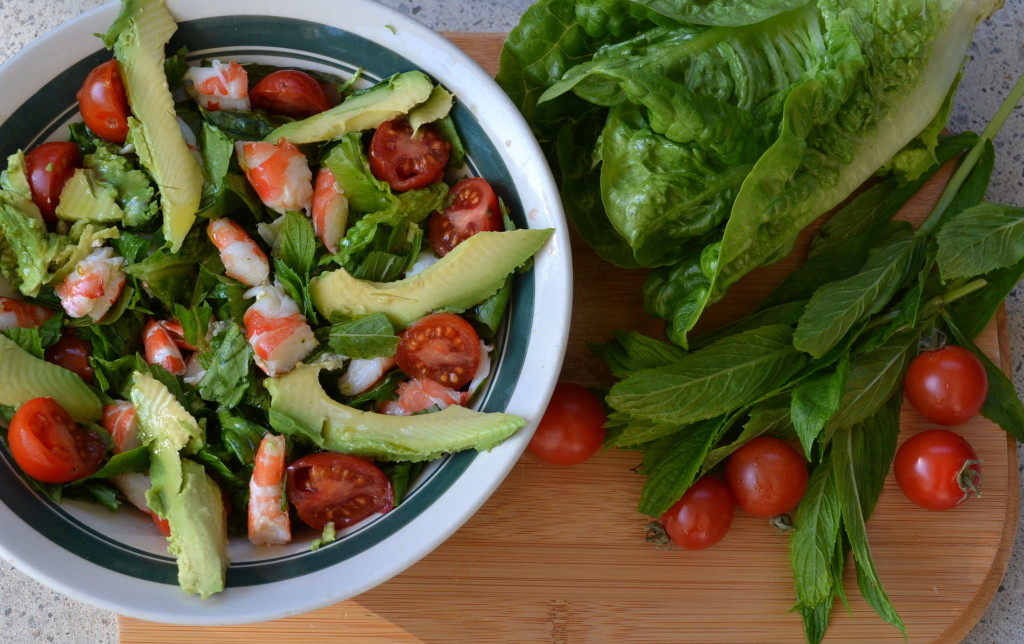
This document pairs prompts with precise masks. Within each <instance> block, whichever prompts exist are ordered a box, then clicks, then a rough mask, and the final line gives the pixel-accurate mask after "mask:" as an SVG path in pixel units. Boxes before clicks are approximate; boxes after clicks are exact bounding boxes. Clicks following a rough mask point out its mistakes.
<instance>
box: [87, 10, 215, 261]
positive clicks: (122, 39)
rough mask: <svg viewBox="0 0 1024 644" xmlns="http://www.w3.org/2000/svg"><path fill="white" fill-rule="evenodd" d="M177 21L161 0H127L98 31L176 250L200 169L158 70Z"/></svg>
mask: <svg viewBox="0 0 1024 644" xmlns="http://www.w3.org/2000/svg"><path fill="white" fill-rule="evenodd" d="M177 28H178V25H177V24H176V23H175V22H174V17H173V16H172V15H171V12H170V11H168V9H167V5H166V4H165V3H164V1H163V0H127V1H126V2H125V3H124V6H123V7H122V9H121V14H120V15H119V16H118V18H117V20H116V21H115V22H114V24H113V25H112V26H111V28H110V31H109V32H108V33H107V34H106V36H104V42H106V43H107V45H108V46H113V48H114V56H115V57H116V58H117V62H118V63H119V64H120V69H121V79H122V80H123V81H124V88H125V91H126V92H127V94H128V104H129V105H130V106H131V109H132V114H134V115H135V116H134V118H129V120H128V124H129V128H130V134H129V142H130V143H133V144H134V145H135V149H136V152H137V153H138V155H139V160H140V161H141V162H142V165H143V167H145V169H146V171H147V172H148V173H149V174H150V175H151V176H152V177H153V180H154V181H155V182H156V184H157V186H158V187H159V189H160V206H161V210H162V211H163V234H164V238H165V239H167V241H168V243H169V244H170V246H171V252H177V251H178V249H179V248H181V243H182V241H184V239H185V235H187V234H188V231H189V229H191V228H192V224H193V223H194V222H195V219H196V212H198V210H199V201H200V197H201V196H202V191H203V170H202V168H201V167H200V166H199V162H198V161H196V159H195V157H193V156H192V153H191V152H190V151H189V148H188V144H187V143H186V142H185V138H184V136H183V135H182V133H181V128H180V127H179V125H178V121H177V118H176V117H175V111H174V98H173V97H172V96H171V90H170V88H169V87H168V86H167V76H166V74H165V73H164V46H165V45H166V44H167V41H168V40H170V38H171V35H172V34H173V33H174V32H175V30H177Z"/></svg>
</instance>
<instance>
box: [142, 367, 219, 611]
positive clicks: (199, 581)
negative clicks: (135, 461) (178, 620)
mask: <svg viewBox="0 0 1024 644" xmlns="http://www.w3.org/2000/svg"><path fill="white" fill-rule="evenodd" d="M130 397H131V400H132V404H133V405H134V406H135V413H136V418H137V419H138V423H139V438H140V439H141V440H142V444H143V445H145V446H146V447H147V448H148V449H149V454H150V471H149V475H150V479H151V480H152V482H153V485H152V487H151V488H150V489H149V491H148V492H146V502H147V503H148V505H149V507H150V508H152V510H153V511H154V512H156V513H157V515H158V516H160V517H162V518H164V519H167V522H168V523H169V524H170V526H171V536H170V537H169V541H170V543H169V545H168V551H169V552H170V553H171V554H173V555H174V556H175V559H176V560H177V564H178V585H180V586H181V589H182V590H183V591H185V592H186V593H190V594H196V595H199V596H200V597H202V598H203V599H206V598H207V597H209V596H210V595H212V594H214V593H218V592H220V591H222V590H224V582H225V574H226V571H227V567H228V536H227V534H228V533H227V519H226V514H225V510H224V498H223V496H222V495H221V491H220V487H219V486H218V485H217V483H215V482H214V481H213V479H211V478H210V477H209V475H207V474H206V471H205V470H204V469H203V466H202V465H200V464H199V463H196V462H194V461H192V460H189V459H188V458H185V457H183V456H182V454H183V453H188V452H194V451H196V450H197V449H199V448H200V447H201V446H202V444H203V442H204V433H203V429H202V427H200V426H199V423H198V422H197V421H196V419H195V418H193V417H192V415H191V414H189V413H188V411H186V410H185V408H184V407H182V406H181V403H179V402H178V400H177V399H176V398H175V397H174V395H173V394H172V393H171V392H170V391H169V390H168V389H167V387H166V386H164V384H163V383H161V382H160V381H159V380H157V379H155V378H153V377H152V376H150V375H149V374H145V373H141V372H135V375H134V381H133V383H132V390H131V394H130Z"/></svg>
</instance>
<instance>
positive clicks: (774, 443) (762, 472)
mask: <svg viewBox="0 0 1024 644" xmlns="http://www.w3.org/2000/svg"><path fill="white" fill-rule="evenodd" d="M807 478H808V477H807V462H806V461H805V460H804V457H803V455H801V454H800V452H798V451H796V449H795V448H794V447H793V446H792V445H790V444H789V443H787V442H786V441H784V440H781V439H778V438H775V437H774V436H758V437H757V438H754V439H751V440H749V441H747V442H746V443H744V444H743V446H742V447H740V448H739V449H737V450H736V451H735V452H733V453H732V456H730V457H729V461H728V463H726V465H725V480H726V482H727V483H728V485H729V491H730V492H732V496H733V498H734V499H735V500H736V505H738V506H740V509H742V510H743V511H745V512H746V513H747V514H750V515H753V516H755V517H762V518H767V517H773V516H775V515H777V514H782V513H783V512H789V511H790V510H792V509H793V508H795V507H796V506H797V504H798V503H800V499H802V498H803V496H804V492H805V491H807Z"/></svg>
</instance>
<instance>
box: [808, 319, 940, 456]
mask: <svg viewBox="0 0 1024 644" xmlns="http://www.w3.org/2000/svg"><path fill="white" fill-rule="evenodd" d="M920 337H921V336H920V331H919V330H911V331H905V332H902V333H899V334H897V335H894V336H893V337H892V338H891V339H890V340H889V341H888V342H886V343H885V344H883V345H882V346H881V347H879V348H877V349H875V350H873V351H869V352H868V353H865V354H863V355H860V356H857V357H856V358H854V359H853V360H852V361H851V362H850V374H849V376H847V378H846V389H845V391H844V392H843V400H842V402H841V403H840V406H839V410H838V411H837V412H836V413H835V415H834V416H832V418H831V419H830V420H829V422H828V424H826V426H825V432H824V433H823V437H824V439H825V441H826V442H827V441H828V440H830V438H831V436H832V434H833V433H834V432H835V431H837V430H838V429H839V428H841V427H849V426H850V425H854V424H856V423H859V422H861V421H863V420H865V419H867V418H868V417H870V416H872V415H874V414H875V412H877V411H878V409H879V408H880V407H881V406H882V405H884V404H885V403H886V401H888V400H889V398H890V397H892V395H893V394H895V393H896V392H897V391H899V389H900V387H901V386H902V385H903V374H904V372H905V371H906V368H907V366H908V365H909V364H910V361H911V360H912V359H913V357H914V356H915V355H917V344H918V341H919V340H920Z"/></svg>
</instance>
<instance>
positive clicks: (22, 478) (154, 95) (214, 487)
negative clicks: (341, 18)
mask: <svg viewBox="0 0 1024 644" xmlns="http://www.w3.org/2000/svg"><path fill="white" fill-rule="evenodd" d="M257 4H259V3H257ZM350 4H351V5H352V7H350V9H352V10H353V11H351V12H347V15H349V16H354V15H357V14H358V15H360V16H361V18H360V19H357V20H347V21H346V23H347V24H345V25H344V26H343V27H339V26H335V25H334V24H333V22H335V21H336V20H337V19H336V18H335V17H334V16H333V15H332V14H331V12H330V11H329V9H331V8H333V7H335V6H336V5H335V3H326V2H325V3H312V4H311V6H310V7H309V8H307V10H306V11H308V13H309V15H308V16H304V17H303V19H299V18H283V17H274V16H268V15H256V14H257V13H258V12H255V11H253V12H252V13H242V12H239V13H237V14H235V13H232V10H233V7H230V6H229V7H223V6H221V7H218V9H217V10H216V11H214V10H212V9H210V8H208V7H205V6H203V3H200V2H172V3H170V5H169V6H168V5H166V4H164V2H163V0H126V1H125V2H124V3H123V4H121V5H118V6H108V7H104V8H101V9H100V10H98V11H97V12H93V13H91V14H88V15H86V16H84V17H83V18H82V19H80V20H79V21H77V23H78V24H76V23H72V24H70V25H68V26H67V27H65V28H64V30H66V31H67V30H70V31H69V33H71V34H73V35H74V34H79V35H80V34H83V33H97V32H99V33H100V38H99V39H94V42H93V43H91V44H87V43H85V42H84V41H83V42H81V43H79V41H78V40H77V39H76V40H74V42H75V43H76V47H77V49H78V51H76V52H74V53H78V54H81V53H83V52H84V53H85V55H83V56H81V58H79V59H77V60H74V61H73V62H72V63H71V64H70V66H67V67H65V69H63V70H62V71H59V72H56V73H55V74H53V75H52V76H50V77H49V80H45V82H43V84H42V86H40V87H35V88H33V87H29V86H27V85H26V84H25V83H23V84H22V86H19V89H20V90H21V91H20V93H19V95H18V96H17V97H15V98H12V99H8V100H9V101H11V102H13V101H20V104H17V105H12V106H11V107H13V109H12V110H10V111H9V113H11V114H12V116H11V118H9V119H8V120H7V121H5V122H4V123H3V124H2V125H0V152H2V153H3V154H4V156H5V157H6V159H7V164H6V167H5V169H4V170H3V174H2V176H0V273H2V275H3V277H4V292H3V293H2V294H0V413H2V418H3V424H4V425H5V426H6V429H5V431H4V432H3V435H4V437H5V441H4V443H5V449H4V450H2V452H0V466H2V467H0V476H2V477H3V478H4V479H5V480H4V486H3V487H4V491H3V492H2V493H0V514H2V515H3V517H4V518H5V519H6V520H9V521H10V522H11V524H12V525H13V526H14V528H13V530H12V531H10V532H6V533H5V536H4V537H3V538H2V539H0V549H2V550H6V551H8V552H9V553H10V554H11V556H12V558H13V559H14V560H15V562H16V563H17V564H19V565H21V566H22V567H23V568H25V569H26V570H28V571H29V572H30V573H33V574H35V575H36V576H37V577H39V578H40V579H42V580H43V581H46V582H49V583H50V584H51V585H53V586H55V587H57V588H58V589H60V590H64V591H65V592H68V593H69V594H72V595H74V596H76V597H79V598H81V599H84V600H86V601H91V602H92V603H94V604H98V605H100V606H103V607H106V608H110V609H112V610H115V611H118V612H121V613H124V614H129V615H134V616H138V617H143V618H147V619H155V620H158V621H170V622H185V623H232V622H246V621H257V620H262V619H269V618H273V617H277V616H284V615H287V614H293V613H296V612H303V611H305V610H309V609H311V608H314V607H317V606H321V605H325V604H327V603H331V602H333V601H337V600H339V599H342V598H345V597H348V596H351V595H353V594H356V593H358V592H361V591H362V590H365V589H366V588H369V587H371V586H373V585H375V584H377V583H380V582H381V581H383V580H384V579H387V578H388V577H390V576H391V575H393V574H395V573H397V572H399V571H400V570H401V569H402V568H404V567H405V566H407V565H410V564H411V563H413V562H414V561H415V560H416V559H418V558H419V557H421V556H422V555H424V554H426V552H428V551H429V550H430V549H431V548H432V547H433V546H434V545H437V543H439V542H440V541H441V540H443V539H444V538H445V537H446V536H447V535H449V534H450V533H451V532H453V531H454V530H455V529H457V527H458V526H459V525H460V524H461V523H462V522H463V521H464V520H465V519H466V518H468V516H469V515H470V514H471V513H472V512H473V511H474V510H475V509H476V508H477V507H478V506H479V505H480V504H481V503H482V502H483V501H484V500H485V499H486V497H487V495H489V493H490V492H491V491H493V489H494V488H495V487H496V486H497V485H498V483H500V481H501V479H502V477H503V476H504V475H505V473H507V471H508V470H509V468H510V467H511V465H512V464H513V463H514V462H515V459H516V458H517V457H518V454H519V453H520V452H521V451H522V448H523V446H524V445H525V441H526V440H528V438H529V436H528V435H529V433H530V432H531V431H532V427H533V425H534V424H535V423H536V421H537V420H538V419H539V416H540V412H541V411H542V410H543V407H544V405H545V403H546V401H547V397H548V396H549V395H550V392H551V388H552V387H553V384H554V379H555V377H556V375H557V372H558V366H559V364H560V360H561V355H562V352H563V351H564V342H565V336H566V334H567V330H568V306H569V299H570V298H569V286H568V284H569V277H570V269H569V265H568V247H567V240H566V239H565V235H564V234H562V233H563V231H564V222H563V220H562V216H561V213H560V210H559V207H558V198H557V195H556V194H555V192H554V189H553V188H552V187H551V181H550V176H549V175H548V173H547V169H546V167H545V166H544V165H543V162H542V158H543V157H542V156H541V155H540V153H539V152H538V151H537V150H536V143H535V142H534V141H533V140H532V138H530V136H529V134H528V130H527V129H526V127H525V125H523V124H522V123H521V120H517V119H518V115H517V114H516V113H515V110H514V107H512V106H511V104H509V103H508V102H507V101H506V100H505V99H504V97H503V96H502V95H501V94H500V90H497V89H496V88H495V87H493V83H490V80H489V79H486V76H485V75H484V76H485V77H484V79H483V80H481V79H480V78H479V76H480V75H481V74H482V71H481V70H479V68H476V67H475V66H473V65H472V63H469V62H468V61H467V60H466V59H464V58H462V57H461V54H459V53H458V52H457V51H452V50H454V47H453V46H452V45H450V44H447V43H446V42H445V41H443V39H441V38H440V37H439V36H437V35H436V34H433V33H431V32H429V31H428V30H426V29H424V28H422V27H419V26H418V25H416V24H415V23H413V22H411V21H409V20H408V19H405V18H403V17H402V16H400V15H398V14H395V13H394V12H391V11H390V10H387V9H385V8H382V7H379V6H377V5H373V4H372V3H369V2H352V3H350ZM246 6H247V7H248V8H249V9H250V10H252V9H253V7H252V3H246ZM261 6H262V5H261ZM268 6H269V5H268ZM356 9H363V10H365V11H363V12H362V13H359V12H358V11H355V10H356ZM307 17H308V18H309V19H308V20H307V19H305V18H307ZM104 21H105V23H106V28H105V29H96V28H95V27H94V25H96V24H98V23H101V22H104ZM368 34H369V35H372V36H373V37H372V38H370V37H368ZM375 39H376V40H384V41H385V42H386V46H385V45H381V44H379V43H378V42H376V40H375ZM44 40H45V39H44ZM282 45H288V47H283V46H282ZM296 45H299V46H296ZM427 49H433V50H435V51H436V52H440V53H441V54H442V56H440V58H442V59H443V58H445V57H451V58H450V60H448V61H446V60H438V58H439V57H438V56H436V55H435V56H432V59H433V60H434V61H435V63H439V65H438V66H436V67H435V68H431V66H430V65H429V64H426V63H425V62H424V61H425V60H426V59H425V58H424V59H420V56H422V53H423V52H424V51H425V50H427ZM23 57H24V54H23V55H22V56H19V57H18V58H16V59H15V60H14V61H12V63H11V64H10V65H8V66H7V67H5V68H4V69H3V70H0V76H2V75H4V74H5V73H6V74H7V75H8V76H11V77H15V76H17V75H18V74H19V73H23V71H20V70H23V69H24V67H25V66H24V64H23V62H24V61H23V60H22V58H23ZM451 60H456V61H457V62H458V64H459V65H461V66H462V67H461V69H460V74H458V75H457V77H456V78H454V79H452V80H449V78H448V75H446V67H447V68H449V69H450V67H451V66H450V64H449V65H446V62H450V61H451ZM19 65H20V66H19ZM44 71H45V70H44ZM49 71H54V70H49ZM43 78H44V79H46V78H47V76H46V74H43ZM467 80H468V81H469V85H468V87H470V88H472V90H473V91H472V93H471V94H470V93H467V90H466V87H467ZM488 83H490V85H488ZM54 106H59V109H57V108H55V107H54ZM481 106H483V107H485V108H486V114H485V113H484V110H480V109H479V108H480V107H481ZM499 130H500V131H499ZM29 132H31V133H32V134H33V136H26V133H29ZM33 137H34V138H33ZM497 137H501V138H497ZM541 302H543V303H544V307H543V309H544V310H543V312H541V311H538V305H539V303H541ZM539 316H542V317H543V319H539ZM537 329H544V333H543V334H539V333H536V332H535V330H537ZM524 376H525V378H524ZM26 535H32V537H33V539H34V540H35V541H36V542H37V547H35V548H34V549H29V548H25V547H23V546H22V545H20V544H21V543H22V541H23V539H22V538H23V537H25V536H26ZM39 536H42V537H43V538H42V539H39V538H38V537H39ZM410 541H412V542H414V543H413V544H412V545H410ZM38 544H41V546H39V545H38ZM338 567H345V568H346V572H345V574H344V575H341V576H342V577H343V578H344V581H342V582H340V583H339V582H338V581H337V580H338V577H339V575H338V574H337V571H336V570H334V571H332V570H331V569H336V568H338ZM331 572H334V573H335V574H333V575H332V574H331ZM83 575H86V576H88V582H86V581H85V580H84V578H83ZM299 577H302V578H303V579H302V582H301V583H297V580H298V578H299ZM296 589H301V590H296ZM282 590H286V591H288V592H282ZM271 596H272V597H274V607H273V608H270V609H268V608H267V606H266V605H265V604H263V605H261V604H260V602H258V601H255V602H254V599H258V598H260V597H271Z"/></svg>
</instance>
